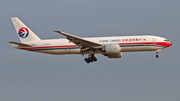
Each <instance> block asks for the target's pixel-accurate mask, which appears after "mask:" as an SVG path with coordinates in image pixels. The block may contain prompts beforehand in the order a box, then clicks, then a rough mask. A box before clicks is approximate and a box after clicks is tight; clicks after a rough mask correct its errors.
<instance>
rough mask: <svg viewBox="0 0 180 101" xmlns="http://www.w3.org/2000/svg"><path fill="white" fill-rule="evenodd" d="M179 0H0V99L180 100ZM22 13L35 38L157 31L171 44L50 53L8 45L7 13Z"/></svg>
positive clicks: (10, 29)
mask: <svg viewBox="0 0 180 101" xmlns="http://www.w3.org/2000/svg"><path fill="white" fill-rule="evenodd" d="M179 5H180V1H179V0H171V1H169V0H151V1H144V0H64V1H62V0H15V1H8V0H1V1H0V14H1V16H0V33H1V34H0V38H1V40H0V42H1V45H2V46H1V49H0V56H1V57H0V99H1V100H2V101H12V100H13V101H24V100H26V101H32V100H33V101H49V100H51V101H57V100H61V101H72V100H73V101H110V100H111V101H119V100H122V101H152V100H155V101H180V96H179V94H180V87H179V85H180V79H179V77H180V68H179V67H180V64H179V60H180V55H179V50H180V48H179V45H177V44H178V43H179V42H180V41H179V37H180V34H179V33H180V28H179V26H180V20H179V18H180V13H179V11H180V6H179ZM11 17H18V18H20V19H21V20H22V21H23V22H24V23H25V24H26V25H27V26H28V27H29V28H30V29H31V30H32V31H33V32H35V33H36V34H37V35H38V36H39V37H40V38H41V39H56V38H65V37H64V36H62V35H59V34H57V33H54V32H52V30H60V31H63V32H66V33H69V34H73V35H76V36H79V37H98V36H121V35H122V36H124V35H157V36H162V37H165V38H167V39H169V40H170V41H171V42H172V43H173V45H172V46H171V47H170V48H167V49H165V50H162V52H160V58H159V59H156V58H155V52H134V53H123V54H122V55H123V56H122V58H121V59H108V58H107V57H104V56H103V55H96V57H97V58H98V61H97V62H96V63H91V64H86V63H85V62H84V58H85V57H82V56H80V55H65V56H54V55H47V54H40V53H34V52H28V51H23V50H17V49H13V48H12V47H11V44H9V43H7V42H6V41H18V42H19V39H18V36H17V34H16V32H15V29H14V26H13V25H12V22H11V20H10V18H11Z"/></svg>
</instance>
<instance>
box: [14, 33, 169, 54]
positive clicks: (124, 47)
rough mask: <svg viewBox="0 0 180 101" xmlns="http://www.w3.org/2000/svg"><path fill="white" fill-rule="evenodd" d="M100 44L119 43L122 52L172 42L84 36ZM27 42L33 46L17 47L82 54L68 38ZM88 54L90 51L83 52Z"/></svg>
mask: <svg viewBox="0 0 180 101" xmlns="http://www.w3.org/2000/svg"><path fill="white" fill-rule="evenodd" d="M83 39H85V40H89V41H92V42H96V43H99V44H103V45H106V44H119V46H120V48H121V52H138V51H156V50H161V49H164V48H167V47H169V46H171V42H170V41H168V40H167V39H166V38H163V37H158V36H150V35H145V36H117V37H92V38H83ZM26 44H29V45H32V46H33V47H28V48H27V47H16V46H14V48H18V49H22V50H28V51H34V52H40V53H46V54H54V55H63V54H82V53H81V52H80V49H81V47H80V46H77V45H75V44H74V43H72V42H70V41H69V40H67V39H51V40H38V41H31V42H27V43H26ZM83 54H88V53H83ZM93 54H104V52H102V51H94V52H93Z"/></svg>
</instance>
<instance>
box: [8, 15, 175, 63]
mask: <svg viewBox="0 0 180 101" xmlns="http://www.w3.org/2000/svg"><path fill="white" fill-rule="evenodd" d="M11 20H12V22H13V24H14V27H15V30H16V32H17V35H18V37H19V39H20V41H21V42H14V41H8V42H9V43H11V44H12V47H13V48H16V49H22V50H27V51H32V52H39V53H45V54H53V55H66V54H79V55H83V56H84V55H86V54H87V55H88V57H87V58H85V59H84V60H85V61H86V62H87V63H90V62H93V61H97V58H96V57H95V54H102V55H104V56H107V57H108V58H121V56H122V52H142V51H156V56H155V57H156V58H158V57H159V55H158V53H159V52H160V51H161V50H162V49H165V48H167V47H170V46H171V45H172V43H171V42H170V41H169V40H167V39H166V38H163V37H159V36H152V35H140V36H113V37H90V38H81V37H78V36H74V35H71V34H67V33H64V32H61V31H56V30H53V31H54V32H57V33H59V34H61V35H64V36H65V37H66V39H47V40H41V39H40V38H39V37H38V36H37V35H36V34H35V33H34V32H32V31H31V30H30V29H29V28H28V27H27V26H26V25H25V24H24V23H23V22H21V21H20V20H19V19H18V18H17V17H12V18H11Z"/></svg>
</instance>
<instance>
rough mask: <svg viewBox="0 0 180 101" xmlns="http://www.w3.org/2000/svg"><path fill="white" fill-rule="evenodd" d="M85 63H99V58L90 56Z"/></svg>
mask: <svg viewBox="0 0 180 101" xmlns="http://www.w3.org/2000/svg"><path fill="white" fill-rule="evenodd" d="M84 61H86V62H87V63H90V62H94V61H95V62H96V61H97V58H96V57H95V56H94V54H92V55H89V56H88V58H85V59H84Z"/></svg>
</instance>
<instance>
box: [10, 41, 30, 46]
mask: <svg viewBox="0 0 180 101" xmlns="http://www.w3.org/2000/svg"><path fill="white" fill-rule="evenodd" d="M8 43H11V44H15V45H19V46H22V47H33V46H31V45H28V44H24V43H19V42H13V41H8Z"/></svg>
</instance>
